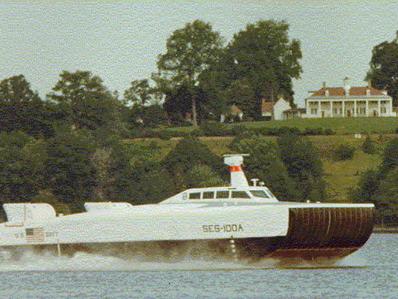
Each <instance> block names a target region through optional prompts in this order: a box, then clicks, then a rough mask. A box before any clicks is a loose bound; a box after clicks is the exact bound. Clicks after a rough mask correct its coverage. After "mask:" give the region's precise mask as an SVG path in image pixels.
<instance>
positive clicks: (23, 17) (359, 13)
mask: <svg viewBox="0 0 398 299" xmlns="http://www.w3.org/2000/svg"><path fill="white" fill-rule="evenodd" d="M79 2H83V3H84V4H81V3H79ZM79 2H77V1H57V2H51V1H35V2H33V1H31V2H21V1H17V2H15V3H14V4H13V3H11V2H1V3H0V79H4V78H6V77H9V76H12V75H16V74H24V75H25V76H26V78H27V79H28V80H29V82H31V84H32V88H33V89H34V90H37V91H39V93H40V95H41V96H45V94H47V93H48V92H49V91H50V90H51V88H52V86H54V84H55V83H56V81H57V80H58V75H59V73H60V72H61V71H62V70H69V71H75V70H77V69H81V70H90V71H92V72H93V73H95V74H97V75H99V76H100V77H101V78H102V79H103V80H104V83H105V84H106V86H108V88H109V89H111V90H118V91H119V92H120V93H121V94H123V91H124V90H125V89H126V88H128V86H129V83H130V82H131V81H132V80H135V79H141V78H147V77H149V76H150V74H151V73H152V72H153V71H155V70H156V57H157V55H158V54H160V53H162V52H164V50H165V42H166V39H167V37H168V36H169V35H170V34H171V33H172V32H173V31H174V30H175V29H177V28H180V27H183V26H184V24H185V23H187V22H190V21H192V20H194V19H202V20H204V21H207V22H210V23H211V24H213V27H214V29H215V30H217V31H219V32H220V33H221V34H222V35H223V36H224V37H225V39H226V40H227V41H229V40H230V39H231V38H232V36H233V34H234V33H235V32H238V31H239V30H242V29H244V28H245V26H246V24H247V23H252V22H256V21H258V20H261V19H275V20H286V21H287V22H288V23H289V24H290V33H289V35H290V37H292V38H297V39H299V40H300V41H301V47H302V51H303V59H302V66H303V74H302V77H301V79H300V80H296V81H295V82H294V91H295V101H296V102H297V103H298V104H299V105H303V102H304V98H305V97H306V96H307V91H308V90H315V89H318V88H319V87H320V86H321V84H322V81H326V82H327V84H328V85H329V86H339V85H342V79H343V78H344V77H345V76H349V77H350V78H352V85H364V84H365V82H363V79H364V77H365V75H366V72H367V70H368V68H369V60H370V57H371V50H372V48H373V46H375V45H376V44H378V43H380V42H383V41H385V40H392V39H393V38H394V37H395V32H396V31H397V30H398V2H397V1H371V2H365V1H322V0H320V1H242V0H241V1H231V0H229V1H196V2H188V1H170V0H169V1H133V2H128V1H124V2H112V1H102V2H95V1H91V2H84V1H79ZM394 2H395V3H394Z"/></svg>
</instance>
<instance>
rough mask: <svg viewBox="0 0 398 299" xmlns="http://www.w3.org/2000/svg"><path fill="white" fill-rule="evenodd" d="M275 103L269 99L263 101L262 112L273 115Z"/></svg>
mask: <svg viewBox="0 0 398 299" xmlns="http://www.w3.org/2000/svg"><path fill="white" fill-rule="evenodd" d="M274 105H275V103H274V102H271V101H270V100H267V99H263V100H262V101H261V112H262V113H265V112H269V113H272V108H273V107H274Z"/></svg>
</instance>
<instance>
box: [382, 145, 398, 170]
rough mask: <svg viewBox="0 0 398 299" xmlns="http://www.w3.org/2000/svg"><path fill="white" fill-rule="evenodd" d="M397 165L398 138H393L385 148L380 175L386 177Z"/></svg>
mask: <svg viewBox="0 0 398 299" xmlns="http://www.w3.org/2000/svg"><path fill="white" fill-rule="evenodd" d="M396 167H398V138H395V139H393V140H391V141H390V142H389V143H388V144H387V146H386V147H385V149H384V153H383V161H382V163H381V165H380V175H381V176H382V177H384V176H386V175H387V173H388V172H389V171H390V170H392V169H394V168H396Z"/></svg>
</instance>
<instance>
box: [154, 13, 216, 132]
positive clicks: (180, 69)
mask: <svg viewBox="0 0 398 299" xmlns="http://www.w3.org/2000/svg"><path fill="white" fill-rule="evenodd" d="M222 44H223V42H222V39H221V37H220V35H219V33H218V32H215V31H213V29H212V26H211V25H210V24H209V23H205V22H203V21H200V20H195V21H193V22H192V23H187V24H186V25H185V27H184V28H181V29H178V30H176V31H174V32H173V34H172V35H171V36H170V37H169V38H168V40H167V43H166V53H165V54H162V55H159V58H158V63H157V65H158V69H159V74H158V75H157V77H156V78H155V79H156V81H157V83H158V86H159V87H160V89H162V90H167V89H169V90H170V89H174V88H176V87H178V86H181V85H186V86H187V88H188V89H189V90H190V92H191V93H192V97H191V99H190V104H191V111H192V122H193V125H194V126H197V124H198V120H197V106H198V102H197V100H198V99H197V95H196V93H197V92H196V89H197V86H198V84H199V76H200V74H201V73H202V72H203V71H205V70H206V69H208V68H209V66H210V65H211V64H212V63H214V62H215V61H216V60H217V59H218V55H219V53H220V49H221V47H222Z"/></svg>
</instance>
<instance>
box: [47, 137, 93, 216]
mask: <svg viewBox="0 0 398 299" xmlns="http://www.w3.org/2000/svg"><path fill="white" fill-rule="evenodd" d="M95 147H96V143H95V140H94V139H93V137H92V136H91V135H90V134H89V132H88V131H84V130H79V131H61V132H57V134H56V136H55V137H53V138H51V139H49V140H48V143H47V155H48V159H47V161H46V163H45V164H46V182H47V186H48V188H49V189H50V190H51V192H52V193H53V194H54V195H55V196H56V197H57V198H59V199H61V200H62V201H63V202H66V203H68V205H69V206H70V207H71V209H72V210H74V211H76V210H79V209H80V208H82V206H83V202H84V201H89V200H94V199H95V192H94V191H95V188H96V185H97V173H96V167H95V164H94V163H93V160H92V157H93V155H94V153H95Z"/></svg>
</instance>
